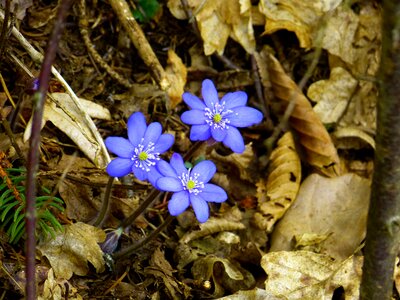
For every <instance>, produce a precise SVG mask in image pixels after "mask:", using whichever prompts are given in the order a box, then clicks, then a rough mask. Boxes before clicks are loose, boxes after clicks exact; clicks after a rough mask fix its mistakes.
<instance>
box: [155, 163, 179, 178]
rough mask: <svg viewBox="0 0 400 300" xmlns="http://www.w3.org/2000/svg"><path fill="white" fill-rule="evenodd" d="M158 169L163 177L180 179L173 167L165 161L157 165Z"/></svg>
mask: <svg viewBox="0 0 400 300" xmlns="http://www.w3.org/2000/svg"><path fill="white" fill-rule="evenodd" d="M157 169H158V171H159V172H160V173H161V174H162V175H164V176H166V177H178V175H177V174H176V172H175V170H174V168H172V167H171V165H170V164H169V163H167V162H166V161H165V160H160V161H159V162H158V163H157Z"/></svg>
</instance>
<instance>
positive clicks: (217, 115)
mask: <svg viewBox="0 0 400 300" xmlns="http://www.w3.org/2000/svg"><path fill="white" fill-rule="evenodd" d="M213 120H214V122H215V123H219V122H221V120H222V116H221V115H220V114H215V115H214V117H213Z"/></svg>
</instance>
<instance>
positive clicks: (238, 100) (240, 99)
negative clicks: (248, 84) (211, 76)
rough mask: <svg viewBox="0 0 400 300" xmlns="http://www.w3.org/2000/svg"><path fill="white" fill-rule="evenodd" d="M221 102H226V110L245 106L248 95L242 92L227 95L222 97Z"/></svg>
mask: <svg viewBox="0 0 400 300" xmlns="http://www.w3.org/2000/svg"><path fill="white" fill-rule="evenodd" d="M220 102H221V103H222V102H225V109H232V108H235V107H239V106H245V105H246V103H247V94H246V93H245V92H242V91H239V92H233V93H227V94H226V95H225V96H223V97H222V99H221V101H220Z"/></svg>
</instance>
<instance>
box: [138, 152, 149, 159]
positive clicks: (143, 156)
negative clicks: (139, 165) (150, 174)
mask: <svg viewBox="0 0 400 300" xmlns="http://www.w3.org/2000/svg"><path fill="white" fill-rule="evenodd" d="M138 157H139V160H146V159H147V157H149V155H148V154H147V153H146V152H144V151H142V152H140V153H139V156H138Z"/></svg>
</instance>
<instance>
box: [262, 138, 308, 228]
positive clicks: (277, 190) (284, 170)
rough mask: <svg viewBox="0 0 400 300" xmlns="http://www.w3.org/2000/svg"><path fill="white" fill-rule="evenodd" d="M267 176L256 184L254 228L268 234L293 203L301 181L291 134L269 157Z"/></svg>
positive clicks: (297, 157)
mask: <svg viewBox="0 0 400 300" xmlns="http://www.w3.org/2000/svg"><path fill="white" fill-rule="evenodd" d="M269 169H270V170H269V175H268V178H267V181H266V184H265V183H264V180H262V181H261V182H259V184H258V185H257V187H258V188H257V198H258V207H257V212H256V213H255V214H254V223H255V225H256V226H257V227H258V228H260V229H263V230H266V231H267V232H271V231H272V228H273V226H274V224H275V223H276V222H277V221H278V220H279V219H280V218H281V217H282V216H283V215H284V214H285V212H286V211H287V210H288V209H289V207H290V205H292V203H293V202H294V200H295V199H296V196H297V192H298V191H299V188H300V181H301V163H300V158H299V156H298V155H297V152H296V148H295V145H294V141H293V136H292V134H291V133H290V132H287V133H285V134H284V135H283V136H282V137H281V138H280V139H279V141H278V145H277V147H276V148H275V149H274V151H272V153H271V156H270V167H269Z"/></svg>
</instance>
